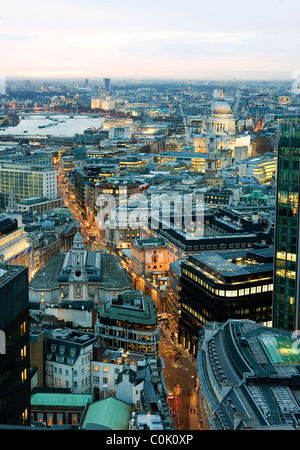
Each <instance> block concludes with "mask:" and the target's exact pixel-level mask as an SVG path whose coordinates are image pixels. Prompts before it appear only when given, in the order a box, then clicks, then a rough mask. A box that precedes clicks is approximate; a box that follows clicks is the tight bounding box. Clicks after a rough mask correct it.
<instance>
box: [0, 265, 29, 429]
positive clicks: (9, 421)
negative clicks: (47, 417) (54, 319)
mask: <svg viewBox="0 0 300 450" xmlns="http://www.w3.org/2000/svg"><path fill="white" fill-rule="evenodd" d="M28 311H29V301H28V269H27V267H24V266H8V265H4V264H2V265H1V266H0V330H1V343H2V344H4V345H3V346H1V347H3V348H2V349H1V350H2V351H1V353H2V354H1V355H0V424H6V425H29V424H30V374H29V372H30V362H29V328H28ZM3 339H4V342H3Z"/></svg>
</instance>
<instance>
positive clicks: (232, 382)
mask: <svg viewBox="0 0 300 450" xmlns="http://www.w3.org/2000/svg"><path fill="white" fill-rule="evenodd" d="M295 342H296V343H297V341H295V339H293V338H292V334H290V333H288V332H285V331H280V330H278V329H274V328H270V327H265V326H263V325H262V324H258V323H256V322H254V321H250V320H233V319H229V320H228V321H226V322H225V323H217V322H211V323H206V324H205V325H204V327H203V329H202V332H201V334H200V337H199V352H198V357H197V372H198V380H197V381H198V382H197V384H198V401H199V403H198V414H199V415H198V417H199V428H201V429H203V430H297V429H299V424H300V405H299V387H300V376H299V374H300V354H299V350H298V351H295V348H294V347H295Z"/></svg>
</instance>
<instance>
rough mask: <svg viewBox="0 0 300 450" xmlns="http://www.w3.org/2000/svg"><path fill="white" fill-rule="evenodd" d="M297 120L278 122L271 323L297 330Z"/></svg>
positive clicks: (299, 140)
mask: <svg viewBox="0 0 300 450" xmlns="http://www.w3.org/2000/svg"><path fill="white" fill-rule="evenodd" d="M299 170H300V120H299V119H285V120H281V121H280V122H279V145H278V167H277V205H276V238H275V273H274V297H273V326H274V328H278V329H281V330H285V331H289V332H293V331H295V330H298V329H299V326H300V324H299V300H300V299H299V275H300V273H299V264H300V258H299V256H300V255H299V232H300V227H299V190H300V184H299V181H300V177H299V175H300V172H299Z"/></svg>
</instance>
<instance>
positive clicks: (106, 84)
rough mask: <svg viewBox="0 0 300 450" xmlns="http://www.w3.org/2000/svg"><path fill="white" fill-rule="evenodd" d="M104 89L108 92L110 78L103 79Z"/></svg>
mask: <svg viewBox="0 0 300 450" xmlns="http://www.w3.org/2000/svg"><path fill="white" fill-rule="evenodd" d="M104 88H105V89H106V90H107V91H108V92H110V89H111V84H110V78H104Z"/></svg>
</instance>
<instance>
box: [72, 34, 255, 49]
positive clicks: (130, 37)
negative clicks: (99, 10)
mask: <svg viewBox="0 0 300 450" xmlns="http://www.w3.org/2000/svg"><path fill="white" fill-rule="evenodd" d="M253 37H254V34H253V33H250V32H245V33H241V32H240V33H222V32H189V31H181V32H180V31H179V32H178V31H166V32H163V31H162V32H144V33H142V32H121V33H120V32H119V33H107V32H103V33H95V34H91V35H87V36H81V37H75V38H69V39H68V42H69V43H70V44H75V45H78V46H82V47H86V48H94V49H96V48H98V49H104V48H108V49H109V48H120V47H124V46H127V45H128V44H135V43H139V44H140V43H145V42H151V43H152V44H154V45H155V44H156V43H160V44H164V43H180V44H181V45H183V44H187V45H188V44H209V43H213V44H223V45H224V44H231V45H242V44H243V42H244V41H245V40H249V39H253Z"/></svg>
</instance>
